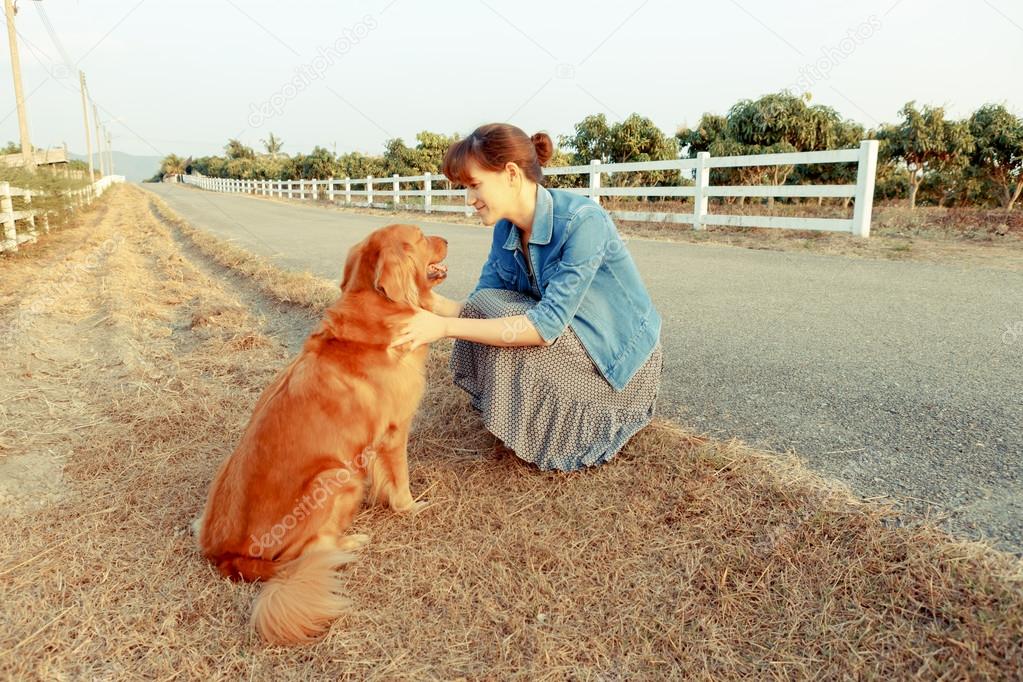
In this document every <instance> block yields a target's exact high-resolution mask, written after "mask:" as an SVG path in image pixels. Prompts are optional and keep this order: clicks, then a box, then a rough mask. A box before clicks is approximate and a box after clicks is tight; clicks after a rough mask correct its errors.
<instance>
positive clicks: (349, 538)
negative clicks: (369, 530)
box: [337, 533, 369, 550]
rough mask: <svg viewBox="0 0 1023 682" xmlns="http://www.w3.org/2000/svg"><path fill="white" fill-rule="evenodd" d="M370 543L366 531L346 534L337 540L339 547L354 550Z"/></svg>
mask: <svg viewBox="0 0 1023 682" xmlns="http://www.w3.org/2000/svg"><path fill="white" fill-rule="evenodd" d="M368 543H369V536H368V535H366V534H365V533H352V534H351V535H345V536H344V537H342V538H340V539H339V540H338V542H337V548H338V549H345V550H354V549H360V548H362V547H364V546H365V545H367V544H368Z"/></svg>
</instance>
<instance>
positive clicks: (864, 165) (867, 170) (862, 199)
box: [852, 140, 877, 238]
mask: <svg viewBox="0 0 1023 682" xmlns="http://www.w3.org/2000/svg"><path fill="white" fill-rule="evenodd" d="M876 174H877V140H863V141H862V142H860V158H859V159H858V160H857V162H856V203H855V204H854V205H853V224H852V233H853V235H854V236H856V237H864V238H866V237H869V236H870V216H871V214H872V213H873V211H874V180H875V176H876Z"/></svg>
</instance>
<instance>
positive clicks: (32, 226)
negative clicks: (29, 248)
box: [25, 189, 39, 242]
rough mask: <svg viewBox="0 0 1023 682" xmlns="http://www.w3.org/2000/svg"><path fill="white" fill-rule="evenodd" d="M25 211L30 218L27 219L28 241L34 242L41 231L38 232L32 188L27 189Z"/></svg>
mask: <svg viewBox="0 0 1023 682" xmlns="http://www.w3.org/2000/svg"><path fill="white" fill-rule="evenodd" d="M25 212H26V213H28V218H27V219H26V221H27V222H28V239H27V240H26V241H30V242H34V241H36V238H37V237H38V236H39V233H38V232H36V214H35V211H33V210H32V190H30V189H26V190H25Z"/></svg>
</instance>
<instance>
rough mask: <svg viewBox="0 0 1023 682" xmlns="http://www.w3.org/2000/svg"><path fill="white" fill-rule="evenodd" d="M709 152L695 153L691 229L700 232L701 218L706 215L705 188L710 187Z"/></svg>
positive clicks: (701, 226) (701, 227)
mask: <svg viewBox="0 0 1023 682" xmlns="http://www.w3.org/2000/svg"><path fill="white" fill-rule="evenodd" d="M709 158H710V152H697V153H696V174H695V175H694V176H693V229H694V230H702V229H705V228H704V227H703V218H704V216H706V215H707V188H708V187H710V168H708V167H707V159H709Z"/></svg>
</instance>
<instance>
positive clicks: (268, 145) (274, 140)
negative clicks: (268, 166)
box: [260, 133, 284, 159]
mask: <svg viewBox="0 0 1023 682" xmlns="http://www.w3.org/2000/svg"><path fill="white" fill-rule="evenodd" d="M260 142H262V143H263V148H264V149H266V153H267V154H269V155H270V158H271V159H276V158H277V155H278V154H280V153H281V148H282V147H283V146H284V142H282V141H281V139H280V138H279V137H277V136H276V135H274V134H273V133H270V134H269V135H268V136H267V138H266V139H265V140H260Z"/></svg>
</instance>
